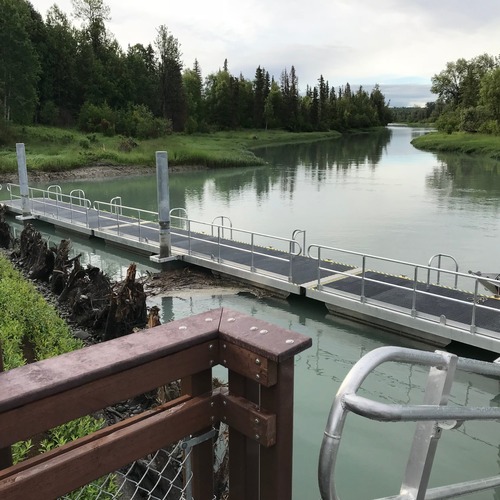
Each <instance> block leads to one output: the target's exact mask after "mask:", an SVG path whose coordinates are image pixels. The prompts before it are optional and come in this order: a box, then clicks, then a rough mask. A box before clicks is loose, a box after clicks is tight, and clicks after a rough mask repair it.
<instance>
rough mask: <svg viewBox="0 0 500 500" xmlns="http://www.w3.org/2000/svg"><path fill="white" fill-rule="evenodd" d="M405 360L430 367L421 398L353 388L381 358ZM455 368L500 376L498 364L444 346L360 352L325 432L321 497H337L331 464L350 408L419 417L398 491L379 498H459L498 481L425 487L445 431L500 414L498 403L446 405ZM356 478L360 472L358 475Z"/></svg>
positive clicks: (392, 417)
mask: <svg viewBox="0 0 500 500" xmlns="http://www.w3.org/2000/svg"><path fill="white" fill-rule="evenodd" d="M387 362H397V363H407V364H410V365H421V366H426V367H429V373H428V377H427V384H426V387H425V394H424V398H423V402H422V404H417V405H410V404H406V405H401V404H386V403H381V402H379V401H374V400H372V399H368V398H365V397H363V396H360V395H359V394H357V392H358V391H359V390H360V388H361V386H362V384H363V382H364V381H365V380H366V378H367V377H368V376H369V375H370V374H371V373H373V372H374V371H375V370H376V369H377V368H378V367H379V366H380V365H381V364H383V363H387ZM458 371H465V372H468V373H475V374H479V375H486V376H488V377H491V378H494V379H496V380H500V365H499V364H497V363H488V362H484V361H478V360H475V359H468V358H461V357H458V356H456V355H454V354H450V353H448V352H443V351H436V352H426V351H419V350H416V349H407V348H402V347H390V346H387V347H380V348H378V349H374V350H373V351H371V352H369V353H368V354H366V355H365V356H363V357H362V358H361V359H360V360H359V361H358V362H357V363H356V364H355V365H354V366H353V367H352V369H351V370H350V372H349V373H348V375H347V376H346V378H345V379H344V381H343V383H342V384H341V386H340V388H339V390H338V392H337V394H336V396H335V399H334V401H333V404H332V408H331V410H330V413H329V415H328V420H327V424H326V428H325V432H324V437H323V442H322V445H321V450H320V457H319V465H318V482H319V487H320V492H321V498H322V499H323V500H339V498H340V497H339V495H338V492H337V488H336V475H335V466H336V463H337V458H338V453H339V448H340V444H341V440H342V431H343V429H344V425H345V422H346V419H347V416H348V415H349V413H355V414H357V415H360V416H362V417H365V418H368V419H371V420H376V421H379V422H417V424H416V429H415V433H414V438H413V443H412V445H411V448H410V453H409V457H408V461H407V465H406V470H405V473H404V477H403V480H402V483H401V489H400V492H399V494H398V495H394V496H389V497H384V498H383V499H379V500H424V499H425V500H431V499H432V500H437V499H444V498H457V497H460V496H464V495H468V494H471V493H475V492H479V491H485V490H489V489H493V488H496V487H498V486H500V475H496V476H492V477H486V478H479V479H473V480H470V481H465V482H461V483H456V484H450V485H445V486H439V487H435V488H428V483H429V478H430V475H431V471H432V465H433V461H434V458H435V455H436V450H437V446H438V444H439V440H440V438H441V436H442V434H443V431H451V430H454V429H458V428H459V427H460V426H461V425H463V423H464V422H466V421H469V420H476V421H491V420H500V408H498V407H470V406H447V403H448V399H449V396H450V393H451V391H452V387H453V381H454V379H455V375H456V373H457V372H458ZM360 479H362V478H361V475H360Z"/></svg>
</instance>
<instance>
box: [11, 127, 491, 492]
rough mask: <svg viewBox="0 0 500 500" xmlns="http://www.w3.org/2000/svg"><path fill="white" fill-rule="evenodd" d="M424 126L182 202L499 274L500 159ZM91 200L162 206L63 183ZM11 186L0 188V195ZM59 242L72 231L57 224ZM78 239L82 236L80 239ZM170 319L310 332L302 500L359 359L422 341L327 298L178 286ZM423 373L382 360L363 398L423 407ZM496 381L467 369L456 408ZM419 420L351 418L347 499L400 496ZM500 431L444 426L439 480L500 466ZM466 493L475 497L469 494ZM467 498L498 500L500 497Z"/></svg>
mask: <svg viewBox="0 0 500 500" xmlns="http://www.w3.org/2000/svg"><path fill="white" fill-rule="evenodd" d="M424 132H425V131H423V130H421V129H408V128H401V127H391V128H389V129H388V130H387V131H385V132H383V133H378V134H364V135H361V136H356V137H348V138H344V139H342V140H340V141H332V142H328V143H319V144H309V145H291V146H286V147H283V148H270V149H267V150H263V151H260V152H259V154H262V155H263V156H264V157H265V158H266V159H267V160H268V162H269V165H268V166H265V167H255V168H245V169H241V168H235V169H225V170H214V171H212V170H211V171H206V172H199V171H198V172H190V173H189V172H188V173H182V174H173V175H171V177H170V181H171V183H170V199H171V206H172V207H182V208H185V209H186V210H187V211H188V214H189V216H190V217H191V218H194V219H199V220H203V221H208V222H210V221H211V220H212V219H213V218H214V217H216V216H219V215H226V216H229V217H230V218H231V219H232V221H233V225H234V226H236V227H241V228H244V229H250V230H254V231H260V232H264V233H267V234H275V235H277V236H283V237H289V236H290V235H291V233H292V231H293V230H294V229H297V228H300V229H306V230H307V239H308V242H309V243H312V242H315V243H321V244H325V245H331V246H338V247H341V248H346V249H350V250H355V251H363V252H368V253H371V254H375V255H382V256H386V257H391V258H397V259H402V260H407V261H412V262H418V263H422V264H427V261H428V259H429V257H430V256H431V255H433V254H436V253H438V252H442V253H449V254H451V255H454V256H455V257H456V258H457V260H458V261H459V263H460V270H465V271H467V269H479V270H483V271H485V272H495V271H496V272H498V271H500V262H499V261H498V258H497V256H496V252H495V251H494V250H495V249H497V248H499V247H500V226H499V217H498V214H499V212H500V176H499V175H498V171H499V165H500V164H499V163H498V162H494V161H483V160H481V159H474V158H470V157H464V156H457V155H447V156H437V155H433V154H430V153H424V152H420V151H417V150H415V149H414V148H413V147H412V146H411V145H410V140H411V138H412V137H413V136H415V135H418V134H420V133H424ZM62 187H63V191H64V192H65V193H68V192H69V191H70V190H71V189H75V188H83V189H84V190H85V192H86V193H87V197H88V198H90V199H91V200H101V201H109V200H110V199H111V198H112V197H114V196H118V195H119V196H122V200H123V203H124V204H126V205H130V206H138V207H141V208H145V209H149V210H156V184H155V177H154V176H146V177H131V178H120V179H109V180H101V179H95V180H87V181H85V182H82V181H78V182H72V183H66V184H63V185H62ZM3 194H5V192H2V195H3ZM47 234H48V236H49V237H50V238H51V239H52V241H55V242H56V241H57V240H58V238H59V239H60V238H61V237H62V235H61V234H60V233H57V232H55V231H51V230H47ZM72 238H73V237H72ZM73 240H74V244H75V252H78V253H82V254H83V263H84V264H86V263H92V264H93V265H98V266H99V267H102V268H103V269H105V270H106V271H107V272H108V273H109V274H110V275H112V276H113V277H114V278H115V279H120V278H121V277H123V275H124V272H125V270H126V268H127V267H128V264H129V263H130V261H132V260H133V261H137V262H138V269H139V271H140V272H145V271H146V270H154V267H153V266H151V264H150V263H149V262H148V261H147V260H145V259H139V258H137V257H136V256H131V255H129V254H126V253H124V252H123V251H122V250H119V249H116V248H112V247H108V246H105V245H103V244H102V242H96V241H88V240H84V239H80V238H73ZM149 301H150V304H149V305H153V304H156V305H159V306H160V307H161V310H162V315H163V316H162V319H163V322H165V321H169V320H171V319H180V318H182V317H185V316H188V315H191V314H197V313H199V312H203V311H206V310H210V309H214V308H218V307H227V308H231V309H235V310H238V311H241V312H243V313H245V314H249V315H251V316H256V317H258V318H259V319H262V320H265V321H268V322H271V323H273V324H277V325H279V326H281V327H284V328H288V329H291V330H294V331H297V332H299V333H302V334H304V335H308V336H310V337H312V340H313V346H312V347H311V348H310V349H309V350H308V351H306V352H304V353H302V354H301V355H299V356H298V357H297V358H296V377H295V380H296V388H295V416H294V418H295V436H294V488H293V489H294V499H295V500H303V499H317V498H318V497H319V493H318V487H317V477H316V474H317V473H316V470H317V460H318V455H319V447H320V444H321V439H322V434H323V430H324V427H325V423H326V419H327V415H328V411H329V409H330V405H331V402H332V400H333V397H334V395H335V393H336V391H337V389H338V387H339V385H340V383H341V381H342V379H343V378H344V377H345V376H346V374H347V373H348V371H349V369H350V368H351V367H352V366H353V364H354V363H355V362H356V361H357V360H358V359H359V358H360V357H361V356H362V355H363V354H364V353H366V352H369V351H370V350H372V349H374V348H376V347H379V346H383V345H404V346H408V347H415V346H414V345H413V344H410V343H408V341H406V340H404V339H401V338H398V337H396V336H392V335H390V334H387V333H384V332H382V331H380V330H377V329H375V328H370V327H367V326H364V325H358V324H356V323H351V322H349V321H343V320H340V319H338V318H332V317H329V316H327V311H326V309H325V308H324V307H323V306H322V305H321V304H313V303H310V302H304V301H299V300H290V301H278V300H271V299H257V298H254V297H251V296H248V295H237V294H234V293H217V294H212V293H201V294H200V293H197V292H196V293H195V292H188V293H184V294H174V296H173V297H163V298H158V297H154V298H151V299H150V300H149ZM424 383H425V373H424V371H423V370H422V369H420V368H409V367H406V366H401V365H398V364H394V363H393V364H388V365H383V366H382V367H381V368H380V369H377V370H376V371H375V372H374V373H373V374H372V375H371V376H370V377H369V378H368V379H367V381H366V382H365V383H364V385H363V388H362V390H361V394H363V395H365V396H369V397H373V398H375V399H377V400H381V401H385V402H393V403H409V402H413V403H419V402H421V400H422V396H423V387H424ZM499 393H500V385H499V383H498V382H496V381H492V380H490V379H488V378H485V377H479V376H469V375H467V376H466V375H460V376H459V377H458V379H457V381H456V384H455V386H454V388H453V391H452V394H451V398H450V404H452V405H463V404H469V405H476V406H490V405H491V406H496V405H497V404H498V400H499V399H500V396H499ZM412 434H413V425H412V424H380V423H373V422H369V421H365V420H363V419H361V418H360V417H357V416H354V415H352V416H350V417H349V418H348V421H347V425H346V428H345V432H344V438H343V439H344V441H343V443H342V446H341V450H340V456H339V463H338V470H337V477H338V492H339V494H340V496H341V498H343V499H349V500H362V499H368V498H377V497H380V496H385V495H390V494H396V493H398V492H399V486H400V484H401V480H402V477H403V472H404V469H405V464H406V459H407V454H408V450H409V446H410V443H411V439H412ZM499 445H500V433H499V432H498V429H496V428H495V427H494V424H493V423H488V424H480V423H467V424H465V425H464V426H463V427H461V428H460V429H458V430H454V431H447V432H444V433H443V437H442V439H441V442H440V444H439V447H438V452H437V457H436V465H435V467H434V469H433V475H432V478H431V486H438V485H445V484H448V483H451V482H457V481H464V480H467V479H472V478H479V477H486V476H490V475H495V474H499V473H500V470H499V467H500V466H499V462H500V456H499V453H500V452H499ZM464 498H465V497H464ZM466 498H474V499H478V500H483V499H484V500H486V499H495V500H500V492H499V493H496V494H495V493H492V492H488V493H482V494H476V495H470V496H468V497H466Z"/></svg>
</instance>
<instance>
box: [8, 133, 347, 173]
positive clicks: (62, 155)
mask: <svg viewBox="0 0 500 500" xmlns="http://www.w3.org/2000/svg"><path fill="white" fill-rule="evenodd" d="M335 137H340V134H339V133H338V132H312V133H291V132H285V131H282V130H269V131H264V130H255V131H252V130H244V131H230V132H217V133H214V134H193V135H184V134H172V135H169V136H167V137H163V138H159V139H150V140H140V141H139V140H131V139H128V138H124V137H119V136H115V137H106V136H104V135H102V134H83V133H81V132H78V131H77V130H73V129H59V128H53V127H42V126H36V127H19V128H16V129H15V130H14V131H13V140H12V143H11V144H8V145H7V146H4V147H3V148H2V149H0V173H12V172H16V171H17V159H16V148H15V143H16V142H23V143H24V144H25V147H26V156H27V163H28V170H30V171H45V172H48V171H52V172H54V171H64V170H71V169H75V168H79V167H85V166H89V165H135V166H137V167H138V168H140V167H152V166H154V164H155V151H168V156H169V163H170V164H171V165H174V166H175V165H197V166H204V167H225V166H231V167H233V166H250V165H262V164H264V161H263V160H262V159H261V158H258V157H257V156H256V155H255V154H254V153H253V152H252V150H253V149H255V148H258V147H262V146H268V145H280V144H290V143H297V142H309V141H316V140H321V139H331V138H335Z"/></svg>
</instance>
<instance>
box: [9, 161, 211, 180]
mask: <svg viewBox="0 0 500 500" xmlns="http://www.w3.org/2000/svg"><path fill="white" fill-rule="evenodd" d="M197 170H208V168H207V167H204V166H201V165H169V168H168V172H169V174H175V173H182V172H192V171H197ZM155 173H156V167H144V166H141V165H89V166H88V167H78V168H74V169H72V170H58V171H40V170H35V171H33V170H28V180H29V181H34V182H49V181H53V180H78V179H87V178H89V177H92V178H102V179H105V178H112V177H123V176H125V177H132V176H137V175H153V174H155ZM9 182H10V183H12V184H17V183H18V182H19V176H18V173H17V172H9V173H0V184H7V183H9Z"/></svg>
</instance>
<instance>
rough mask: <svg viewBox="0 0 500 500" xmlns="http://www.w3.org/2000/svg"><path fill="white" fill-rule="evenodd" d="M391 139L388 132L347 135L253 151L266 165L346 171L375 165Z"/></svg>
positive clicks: (378, 131)
mask: <svg viewBox="0 0 500 500" xmlns="http://www.w3.org/2000/svg"><path fill="white" fill-rule="evenodd" d="M391 137H392V130H390V129H387V128H383V129H380V130H377V131H374V132H367V133H358V134H349V135H345V136H342V137H339V138H338V139H332V140H328V141H318V142H310V143H301V144H295V145H293V144H289V145H286V146H279V147H276V146H275V147H268V148H262V149H259V150H256V151H255V153H256V154H257V156H262V157H263V158H264V159H265V160H266V161H267V162H268V163H270V164H272V165H277V166H296V165H305V166H306V167H310V168H313V169H319V170H324V169H331V168H334V167H335V168H343V169H345V168H350V167H352V166H359V165H363V164H365V163H367V162H368V163H370V164H373V165H376V164H377V163H378V162H379V161H380V159H381V158H382V153H383V151H384V149H385V148H386V147H387V145H388V144H389V141H390V140H391Z"/></svg>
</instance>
